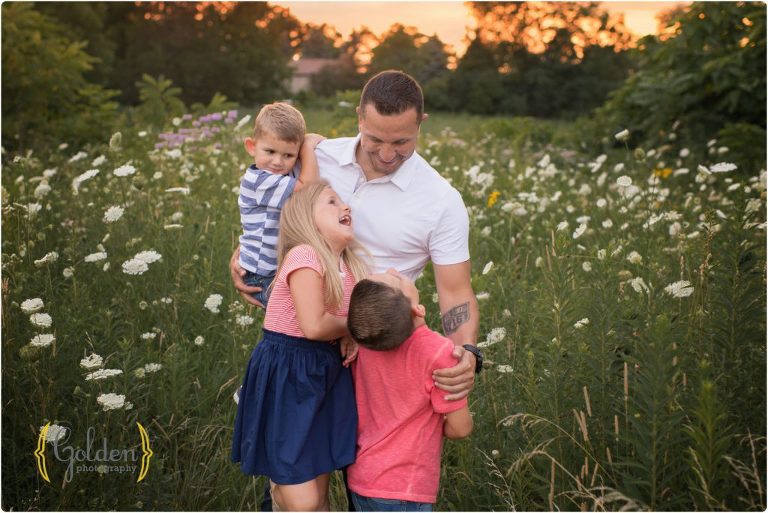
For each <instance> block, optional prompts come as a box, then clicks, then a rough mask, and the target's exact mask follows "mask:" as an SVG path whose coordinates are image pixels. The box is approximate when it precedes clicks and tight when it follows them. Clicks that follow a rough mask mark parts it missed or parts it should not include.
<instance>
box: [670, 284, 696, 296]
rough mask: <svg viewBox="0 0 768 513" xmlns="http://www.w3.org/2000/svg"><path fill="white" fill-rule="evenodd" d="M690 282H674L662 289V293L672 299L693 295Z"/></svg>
mask: <svg viewBox="0 0 768 513" xmlns="http://www.w3.org/2000/svg"><path fill="white" fill-rule="evenodd" d="M693 290H694V289H693V287H692V286H691V282H689V281H687V280H681V281H676V282H674V283H671V284H669V285H667V286H666V287H664V292H666V293H667V294H669V295H670V296H672V297H676V298H683V297H688V296H690V295H691V294H693Z"/></svg>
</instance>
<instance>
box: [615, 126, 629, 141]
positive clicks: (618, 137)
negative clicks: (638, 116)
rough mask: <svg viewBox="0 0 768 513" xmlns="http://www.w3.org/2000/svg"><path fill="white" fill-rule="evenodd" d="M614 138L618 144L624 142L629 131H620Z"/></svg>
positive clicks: (627, 137)
mask: <svg viewBox="0 0 768 513" xmlns="http://www.w3.org/2000/svg"><path fill="white" fill-rule="evenodd" d="M614 137H615V138H616V140H617V141H620V142H624V141H626V140H627V139H629V130H627V129H626V128H625V129H624V130H622V131H621V132H619V133H617V134H615V135H614Z"/></svg>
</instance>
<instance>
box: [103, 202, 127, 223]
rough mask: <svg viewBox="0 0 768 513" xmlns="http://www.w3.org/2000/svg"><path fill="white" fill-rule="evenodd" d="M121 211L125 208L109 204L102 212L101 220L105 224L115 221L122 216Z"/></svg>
mask: <svg viewBox="0 0 768 513" xmlns="http://www.w3.org/2000/svg"><path fill="white" fill-rule="evenodd" d="M123 212H125V209H124V208H123V207H119V206H111V207H109V208H108V209H107V210H106V211H105V212H104V219H103V221H104V222H105V223H107V224H109V223H114V222H115V221H117V220H119V219H120V218H121V217H123Z"/></svg>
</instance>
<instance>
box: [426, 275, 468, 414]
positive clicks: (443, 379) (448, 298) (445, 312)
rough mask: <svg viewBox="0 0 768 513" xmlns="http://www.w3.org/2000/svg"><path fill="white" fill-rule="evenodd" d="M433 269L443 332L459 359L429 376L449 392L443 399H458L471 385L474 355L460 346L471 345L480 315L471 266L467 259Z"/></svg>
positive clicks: (466, 393)
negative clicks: (449, 366) (452, 365)
mask: <svg viewBox="0 0 768 513" xmlns="http://www.w3.org/2000/svg"><path fill="white" fill-rule="evenodd" d="M433 267H434V270H435V284H436V285H437V295H438V298H439V302H440V312H441V319H442V324H443V333H444V334H445V336H446V337H448V338H450V339H451V340H452V341H453V343H454V344H455V345H456V348H455V349H454V353H453V354H454V356H456V357H457V358H460V359H461V361H460V362H459V363H458V364H457V365H456V366H454V367H451V368H449V369H439V370H436V371H435V372H434V374H433V377H434V379H435V381H436V382H437V386H438V387H439V388H441V389H443V390H445V391H446V392H450V395H447V396H446V399H449V400H455V399H461V398H462V397H466V396H467V395H468V394H469V392H470V391H471V390H472V387H473V386H474V383H475V356H474V355H473V354H472V353H470V352H469V351H466V350H464V348H462V347H461V346H462V345H464V344H472V345H475V343H476V340H477V331H478V329H479V328H480V312H479V309H478V306H477V299H476V298H475V293H474V291H473V290H472V282H471V274H470V272H471V264H470V261H469V260H467V261H466V262H462V263H460V264H452V265H437V264H435V265H434V266H433Z"/></svg>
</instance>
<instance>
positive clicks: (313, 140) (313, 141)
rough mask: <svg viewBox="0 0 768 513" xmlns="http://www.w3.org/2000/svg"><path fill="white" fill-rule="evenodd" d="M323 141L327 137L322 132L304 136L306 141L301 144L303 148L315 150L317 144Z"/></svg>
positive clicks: (303, 149)
mask: <svg viewBox="0 0 768 513" xmlns="http://www.w3.org/2000/svg"><path fill="white" fill-rule="evenodd" d="M322 141H325V137H323V136H322V135H320V134H306V135H305V136H304V143H303V144H302V145H301V150H302V151H315V148H317V145H318V144H320V143H321V142H322ZM305 148H306V149H305Z"/></svg>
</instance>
